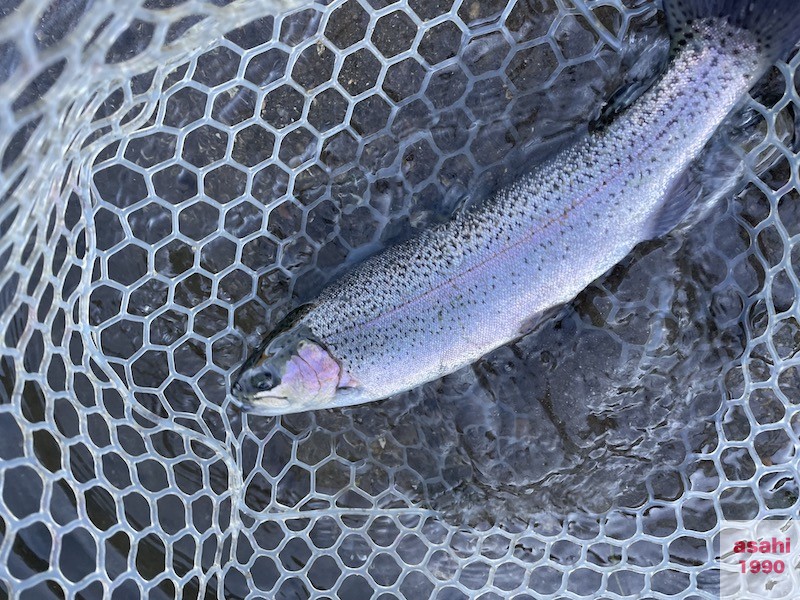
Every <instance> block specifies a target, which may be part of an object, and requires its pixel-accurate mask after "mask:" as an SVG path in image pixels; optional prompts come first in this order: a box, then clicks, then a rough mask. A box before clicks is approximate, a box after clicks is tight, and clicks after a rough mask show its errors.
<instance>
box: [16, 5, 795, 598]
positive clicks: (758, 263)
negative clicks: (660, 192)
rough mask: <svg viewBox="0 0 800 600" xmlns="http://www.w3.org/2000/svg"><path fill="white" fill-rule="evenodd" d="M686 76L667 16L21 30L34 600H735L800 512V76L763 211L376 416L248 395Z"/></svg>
mask: <svg viewBox="0 0 800 600" xmlns="http://www.w3.org/2000/svg"><path fill="white" fill-rule="evenodd" d="M667 45H668V44H667V37H666V32H665V28H664V26H663V15H662V14H661V12H660V10H659V6H658V5H657V4H656V3H653V2H648V1H645V0H624V1H623V0H586V1H585V2H583V1H581V2H579V1H577V0H574V1H569V2H568V1H567V0H507V1H506V0H481V1H478V0H400V1H395V2H391V1H390V0H334V1H332V2H330V3H328V4H327V5H326V4H323V3H318V4H307V3H306V4H302V5H297V3H291V4H290V3H287V4H281V3H275V2H260V1H259V2H247V1H240V2H235V3H232V4H228V3H226V2H222V1H218V0H215V1H208V2H202V1H186V2H181V1H180V0H146V1H145V2H141V1H131V2H113V1H111V0H56V1H54V2H50V3H48V2H46V1H41V0H5V2H2V3H0V168H2V172H0V231H1V232H2V238H1V239H0V264H1V265H2V266H1V267H0V269H2V271H1V273H2V276H1V277H0V311H2V312H0V315H1V316H0V319H2V320H1V321H0V323H2V336H3V338H2V342H1V345H0V383H2V385H0V458H2V462H1V463H0V534H1V535H0V537H1V539H2V541H1V542H0V582H2V583H0V588H4V591H5V592H6V593H7V594H8V595H10V596H11V597H13V598H32V599H33V598H35V599H41V598H64V597H69V598H73V597H75V598H99V597H101V596H103V595H105V596H106V597H111V598H137V597H147V598H173V597H178V598H200V597H202V598H243V597H269V598H308V597H315V598H316V597H338V598H343V599H355V598H359V599H360V598H369V597H372V598H393V597H405V598H411V599H420V598H446V599H455V598H467V597H479V598H482V599H483V600H489V599H494V598H498V599H499V598H507V597H512V596H513V597H516V598H551V597H558V598H585V597H587V596H590V597H591V596H602V597H607V598H617V597H626V598H639V597H652V598H672V597H713V596H714V595H715V594H716V591H717V589H718V586H719V583H718V578H719V573H718V571H717V570H715V568H714V558H715V555H716V552H717V551H716V550H715V548H714V541H715V535H716V532H715V527H717V526H718V523H719V520H720V519H722V518H729V519H735V518H754V517H762V516H779V515H790V514H792V513H793V512H795V511H796V510H797V508H798V507H797V504H798V474H797V466H798V458H797V455H796V448H797V446H798V430H799V429H800V421H799V420H798V410H797V403H798V399H799V395H798V389H799V388H800V366H799V365H800V356H799V355H798V346H800V325H799V324H798V320H800V308H799V307H800V303H798V301H797V297H798V294H799V293H800V283H798V276H800V244H799V243H798V242H799V241H800V204H798V202H799V201H800V197H798V188H800V182H799V181H798V154H797V152H796V150H794V148H795V147H794V145H793V140H794V137H795V135H794V134H795V129H797V128H796V127H795V124H794V123H795V121H794V114H795V112H796V111H797V110H798V107H800V97H798V89H800V80H799V79H798V77H800V76H798V75H797V71H798V67H799V66H800V56H798V55H797V53H795V54H794V58H791V59H790V62H789V63H788V64H787V63H779V64H778V65H777V67H775V68H774V69H773V70H772V71H771V72H770V73H769V74H768V75H767V76H766V77H765V78H764V80H763V81H762V82H761V83H760V84H759V85H758V86H757V87H756V88H755V91H754V97H753V99H752V100H751V101H750V102H749V113H748V114H749V121H748V122H749V124H750V125H749V126H750V127H751V130H752V131H753V132H754V133H753V134H752V135H751V136H750V137H749V138H748V140H749V142H748V145H746V146H742V147H741V148H740V149H739V152H740V154H741V155H742V156H743V157H745V158H746V164H747V167H746V174H745V182H746V185H745V187H744V188H743V189H742V191H741V192H740V193H738V194H735V195H734V194H732V195H731V196H732V197H730V198H727V199H725V200H723V201H722V202H721V203H720V204H719V205H718V206H716V207H715V208H714V209H713V210H712V211H711V213H710V214H709V215H708V216H707V217H705V218H704V220H703V221H702V222H701V223H700V224H698V225H697V226H696V227H694V228H692V229H691V230H689V231H688V232H686V233H682V234H678V235H673V236H667V237H666V238H664V239H662V240H659V241H656V242H652V243H648V244H644V245H641V246H640V247H639V248H637V250H636V251H635V252H634V253H633V254H632V255H631V256H630V257H629V258H628V259H627V260H626V261H624V262H623V263H622V264H621V265H619V266H617V267H616V268H615V269H613V270H612V271H611V272H610V273H609V274H607V275H606V276H605V277H604V278H602V279H601V280H600V281H599V282H597V283H595V284H593V285H592V286H590V287H589V288H588V289H587V290H586V291H584V292H583V293H582V294H581V295H580V296H579V297H578V298H577V299H576V300H575V301H573V302H572V303H570V305H569V306H567V307H564V308H563V309H562V310H561V311H560V312H559V313H558V314H557V315H556V316H554V317H552V318H551V319H549V320H547V321H546V322H545V323H543V324H542V325H541V326H540V327H539V328H538V330H537V331H535V332H534V333H532V334H530V335H528V336H527V337H525V338H524V339H523V340H521V341H520V342H518V343H516V344H513V345H511V346H508V347H505V348H501V349H499V350H497V351H496V352H494V353H492V354H491V355H489V356H487V357H485V358H484V359H483V360H481V361H479V362H478V363H477V364H475V365H474V366H473V367H472V368H467V369H464V370H462V371H460V372H458V373H455V374H453V375H451V376H448V377H446V378H444V379H442V380H440V381H437V382H434V383H431V384H428V385H425V386H423V387H421V388H420V389H417V390H414V391H412V392H409V393H407V394H403V395H401V396H399V397H395V398H392V399H389V400H387V401H384V402H380V403H374V404H369V405H364V406H360V407H355V408H349V409H343V410H326V411H319V412H315V413H305V414H298V415H293V416H289V417H284V418H277V419H276V418H265V417H257V416H252V415H245V416H243V415H242V414H241V413H240V412H239V411H238V410H237V409H236V407H235V406H234V404H233V402H232V399H231V397H230V395H229V394H228V391H227V390H228V386H229V383H230V377H231V375H232V374H233V373H234V372H235V369H236V368H237V367H238V365H239V364H240V363H241V361H242V360H243V359H244V357H245V356H246V354H247V352H248V349H249V348H251V347H253V346H254V345H256V344H257V343H258V341H259V339H260V338H261V337H262V336H263V335H264V334H265V332H267V331H268V329H269V324H270V323H273V322H275V320H276V319H278V318H279V317H280V316H282V315H283V314H285V313H286V312H287V311H288V310H290V309H291V308H292V307H293V306H296V305H297V304H298V303H300V302H302V301H304V300H307V299H308V298H311V297H313V295H314V294H315V293H317V292H318V290H319V289H320V288H321V286H323V285H324V283H325V282H326V281H328V280H330V279H331V278H332V277H334V276H335V275H336V274H337V273H340V272H341V271H342V270H343V269H347V268H350V267H351V266H352V265H353V264H355V263H356V262H357V261H358V260H361V259H363V257H365V256H367V255H369V254H371V253H373V252H375V251H377V250H379V249H380V248H381V247H384V246H385V245H387V244H388V243H390V242H391V241H392V240H396V239H401V238H403V237H404V236H407V235H409V234H410V233H412V232H413V231H414V230H415V229H419V228H422V227H426V226H430V225H431V224H432V223H435V222H439V221H443V220H445V219H447V218H448V217H449V216H450V215H451V214H452V213H453V211H456V210H461V209H462V208H463V206H465V205H468V204H470V203H471V202H472V201H473V200H476V199H480V198H481V197H483V196H484V195H485V194H486V193H488V192H489V191H490V190H491V189H493V188H494V187H496V186H497V185H500V184H502V183H503V182H505V181H507V180H509V179H510V178H512V177H513V176H514V175H515V174H516V173H517V172H518V170H519V168H520V166H522V165H524V164H530V163H531V162H532V161H534V160H538V158H537V157H539V156H542V155H545V154H546V153H547V152H548V151H551V150H552V148H553V147H557V146H558V145H559V144H561V143H565V142H566V141H568V139H569V137H570V136H574V135H576V134H577V135H579V134H580V133H581V132H582V131H585V130H586V127H587V124H588V123H590V122H592V121H593V120H595V119H597V117H598V116H599V115H600V113H601V110H602V108H603V106H604V103H605V102H606V101H608V100H609V98H612V97H617V98H622V100H624V98H623V97H624V96H626V93H625V92H623V93H622V94H619V93H617V92H618V90H621V89H622V90H634V91H635V90H636V89H638V87H641V85H639V83H641V82H644V81H646V80H647V79H648V77H651V76H652V75H653V74H655V73H656V72H657V70H658V67H659V65H661V64H663V61H664V60H665V57H666V49H667ZM637 82H639V83H637ZM637 86H638V87H637ZM767 155H769V156H770V157H771V158H770V160H769V161H768V162H769V165H768V167H769V168H765V167H764V164H765V162H764V161H763V160H762V157H764V156H767Z"/></svg>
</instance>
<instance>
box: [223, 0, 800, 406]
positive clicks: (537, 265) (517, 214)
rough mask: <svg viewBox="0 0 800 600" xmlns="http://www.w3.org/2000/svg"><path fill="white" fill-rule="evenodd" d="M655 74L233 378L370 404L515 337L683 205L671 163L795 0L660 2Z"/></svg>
mask: <svg viewBox="0 0 800 600" xmlns="http://www.w3.org/2000/svg"><path fill="white" fill-rule="evenodd" d="M664 5H665V11H666V14H667V21H668V23H669V26H670V31H671V34H672V40H673V44H672V46H673V49H672V57H671V62H670V64H669V67H668V68H667V70H666V72H665V74H664V76H663V77H662V78H661V79H660V81H659V82H658V83H656V84H655V85H654V86H653V87H652V88H651V89H650V90H649V91H647V92H646V93H645V94H644V95H643V96H642V97H641V98H640V99H639V100H638V101H637V102H636V103H634V105H633V106H631V107H630V108H628V109H626V110H625V111H623V112H622V113H621V114H620V115H619V116H618V117H617V118H616V119H615V120H614V121H613V122H612V123H611V124H610V125H609V126H608V127H607V128H605V129H604V130H602V131H598V132H595V133H593V134H591V135H589V136H588V137H587V138H586V139H584V140H583V141H582V142H580V143H578V144H576V145H574V146H572V147H570V148H567V149H566V150H564V151H562V152H561V153H559V154H557V155H556V156H554V157H553V158H552V159H550V160H548V161H546V162H544V163H543V164H540V165H539V166H537V167H535V168H534V169H533V170H532V171H531V172H529V173H528V174H527V175H525V176H523V177H521V178H520V179H518V180H517V181H516V182H514V183H513V184H512V185H510V186H508V187H506V188H504V189H501V190H500V191H498V192H497V193H496V194H495V195H494V196H493V197H492V198H490V199H488V200H487V201H486V202H485V203H483V204H482V205H481V206H479V207H478V208H476V209H474V210H472V211H469V212H466V213H463V214H460V215H458V216H456V217H455V218H454V219H453V220H452V221H450V222H448V223H446V224H444V225H442V226H439V227H436V228H432V229H430V230H428V231H426V232H423V233H422V234H421V235H419V236H417V237H415V238H412V239H411V240H409V241H407V242H405V243H403V244H399V245H397V246H395V247H391V248H389V249H387V250H386V251H384V252H382V253H380V254H378V255H376V256H374V257H372V258H370V259H368V260H366V261H365V262H364V263H362V264H361V265H359V266H358V267H356V268H355V269H354V270H353V271H351V272H350V273H348V274H346V275H345V276H344V277H342V278H341V279H339V280H338V281H335V282H333V283H332V284H330V285H329V286H328V287H327V288H325V289H324V290H323V291H322V293H321V294H320V296H319V297H318V298H317V299H316V300H315V301H314V302H312V303H310V304H308V305H305V306H302V307H300V308H299V309H297V310H295V311H294V312H292V313H290V314H289V316H288V317H287V318H286V319H284V321H283V322H281V323H280V324H278V326H277V327H276V328H275V329H274V330H273V331H272V333H271V334H270V335H269V336H267V338H266V339H265V340H264V342H263V344H262V346H261V347H260V348H258V350H257V351H256V352H255V353H254V354H253V355H252V356H251V357H250V358H249V359H248V360H247V361H246V363H245V365H244V366H243V368H242V370H241V373H240V375H239V377H238V380H237V381H236V383H235V384H234V386H233V392H234V394H235V395H236V396H237V398H238V400H239V402H240V404H241V405H242V406H243V408H249V409H254V410H256V411H257V412H259V413H261V414H267V415H278V414H285V413H292V412H299V411H306V410H315V409H321V408H329V407H335V406H347V405H353V404H360V403H363V402H369V401H372V400H380V399H382V398H386V397H388V396H391V395H393V394H396V393H398V392H403V391H405V390H409V389H411V388H414V387H416V386H419V385H420V384H422V383H425V382H428V381H431V380H434V379H437V378H439V377H442V376H443V375H446V374H448V373H452V372H453V371H455V370H457V369H459V368H461V367H463V366H465V365H468V364H470V363H472V362H474V361H475V360H477V359H478V358H480V357H481V356H483V355H485V354H486V353H488V352H489V351H491V350H493V349H495V348H497V347H499V346H502V345H503V344H506V343H508V342H510V341H512V340H515V339H517V338H519V337H520V336H521V335H523V334H524V333H526V331H528V330H529V328H530V326H531V324H532V323H534V322H535V321H536V320H537V317H539V316H540V315H542V314H543V313H544V312H545V311H547V310H548V309H550V308H552V307H554V306H557V305H560V304H563V303H565V302H568V301H569V300H571V299H572V298H574V297H575V296H576V295H577V294H578V293H579V292H580V291H581V290H583V289H584V288H585V287H586V286H587V285H589V284H590V283H591V282H592V281H594V280H595V279H597V278H598V277H600V276H601V275H603V274H604V273H605V272H606V271H607V270H608V269H610V268H611V267H613V266H614V265H615V264H616V263H617V262H619V261H620V260H622V259H623V258H624V257H625V256H626V255H627V254H628V253H629V252H630V251H631V250H632V249H633V247H634V246H635V245H636V244H638V243H639V242H641V241H643V240H647V239H652V238H654V237H657V236H660V235H663V234H664V233H666V232H667V231H669V230H670V229H671V228H673V227H674V226H675V225H676V224H677V223H678V222H679V221H680V220H681V219H682V218H683V217H684V216H685V214H686V213H687V211H688V210H689V209H690V207H691V204H692V201H693V199H694V195H693V194H691V193H688V192H687V190H686V189H684V188H685V183H683V182H685V178H683V179H682V177H681V176H682V175H683V174H684V173H685V172H686V170H687V168H689V167H690V166H691V164H692V162H693V161H695V159H697V158H698V156H700V154H701V151H702V150H703V148H704V146H705V145H706V143H707V142H708V141H709V140H710V138H711V137H712V134H714V132H715V131H716V130H717V128H718V127H719V126H720V125H721V124H722V123H723V121H724V120H725V119H726V117H727V116H728V115H729V113H731V111H732V110H733V109H734V108H735V107H736V106H737V104H739V102H740V101H741V100H742V98H743V97H744V96H745V94H746V93H747V91H748V90H749V89H750V87H751V86H752V85H753V84H754V83H755V81H756V80H757V79H758V78H759V77H760V76H761V75H762V74H763V73H764V72H765V71H766V69H767V68H768V67H769V66H770V65H771V64H772V63H773V62H774V61H775V60H776V59H778V58H780V57H781V56H783V55H785V54H787V53H788V51H789V50H790V49H791V48H792V47H793V46H794V44H795V43H796V41H797V40H798V39H799V38H800V0H705V1H704V0H665V2H664Z"/></svg>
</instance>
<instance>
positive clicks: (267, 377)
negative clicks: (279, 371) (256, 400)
mask: <svg viewBox="0 0 800 600" xmlns="http://www.w3.org/2000/svg"><path fill="white" fill-rule="evenodd" d="M274 379H275V377H274V376H273V375H272V373H271V372H270V371H267V370H264V371H262V372H261V373H259V375H258V376H257V377H255V378H254V381H253V387H255V388H256V389H257V390H258V391H259V392H266V391H269V390H271V389H272V388H273V387H275V386H274V385H273V381H274Z"/></svg>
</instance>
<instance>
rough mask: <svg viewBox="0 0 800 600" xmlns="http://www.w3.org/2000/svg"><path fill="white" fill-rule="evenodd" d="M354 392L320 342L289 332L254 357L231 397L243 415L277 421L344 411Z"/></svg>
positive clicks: (294, 331) (339, 367) (301, 334)
mask: <svg viewBox="0 0 800 600" xmlns="http://www.w3.org/2000/svg"><path fill="white" fill-rule="evenodd" d="M354 387H355V385H354V380H353V379H352V378H351V377H349V376H348V375H347V374H346V373H345V371H344V369H342V367H341V365H340V364H339V362H338V361H337V360H336V359H335V358H334V357H333V356H332V355H331V353H330V352H329V351H328V350H327V349H326V348H325V346H324V345H323V344H322V343H321V342H320V341H318V340H316V339H314V338H313V336H311V335H308V334H304V332H302V331H296V330H290V331H288V332H284V333H282V334H280V335H278V336H276V337H274V338H272V339H271V340H269V343H267V344H265V345H264V346H262V347H261V348H259V349H258V350H256V352H254V353H253V354H252V355H251V356H250V358H249V359H248V360H247V361H246V362H245V364H244V366H243V367H242V369H241V372H240V374H239V376H238V378H237V380H236V382H235V383H234V385H233V393H234V395H235V396H236V398H237V400H238V401H239V404H240V405H241V407H242V409H243V410H252V411H253V412H256V413H258V414H262V415H268V416H274V415H283V414H289V413H296V412H303V411H307V410H317V409H321V408H331V407H334V406H340V405H342V404H344V403H345V402H344V401H343V400H342V396H343V395H344V394H345V393H346V392H348V391H350V390H351V389H352V388H354ZM348 403H349V402H348Z"/></svg>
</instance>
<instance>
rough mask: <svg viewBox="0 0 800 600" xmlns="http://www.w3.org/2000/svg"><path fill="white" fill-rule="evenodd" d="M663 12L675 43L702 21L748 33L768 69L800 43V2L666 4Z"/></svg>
mask: <svg viewBox="0 0 800 600" xmlns="http://www.w3.org/2000/svg"><path fill="white" fill-rule="evenodd" d="M664 11H665V13H666V15H667V23H668V24H669V28H670V32H671V33H672V39H673V40H675V41H676V42H679V41H680V40H682V39H685V38H686V36H687V34H689V33H691V32H692V31H693V25H694V23H695V21H698V20H703V19H719V20H720V21H723V22H726V23H727V24H728V25H730V26H732V27H733V28H734V29H740V30H744V31H747V32H749V33H750V34H751V35H752V36H753V37H754V38H755V40H756V42H757V44H758V50H759V54H760V57H761V59H762V63H763V64H764V66H765V67H766V66H769V65H771V64H772V63H774V62H775V61H776V60H778V59H780V58H786V56H787V55H788V54H789V52H790V51H791V49H792V48H794V47H795V45H797V43H798V41H800V0H664Z"/></svg>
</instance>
